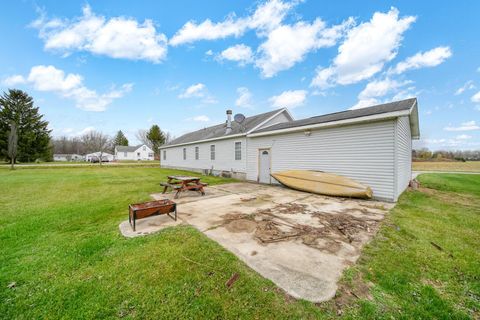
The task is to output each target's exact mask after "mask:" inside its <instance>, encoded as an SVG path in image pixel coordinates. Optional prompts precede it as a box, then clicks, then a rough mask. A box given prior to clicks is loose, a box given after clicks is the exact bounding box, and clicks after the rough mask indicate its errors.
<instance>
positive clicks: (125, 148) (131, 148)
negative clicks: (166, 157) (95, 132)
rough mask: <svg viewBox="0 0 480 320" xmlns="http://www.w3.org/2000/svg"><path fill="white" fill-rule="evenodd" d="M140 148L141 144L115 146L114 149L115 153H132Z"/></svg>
mask: <svg viewBox="0 0 480 320" xmlns="http://www.w3.org/2000/svg"><path fill="white" fill-rule="evenodd" d="M141 146H143V144H139V145H138V146H115V148H117V152H134V151H136V150H137V149H138V148H140V147H141Z"/></svg>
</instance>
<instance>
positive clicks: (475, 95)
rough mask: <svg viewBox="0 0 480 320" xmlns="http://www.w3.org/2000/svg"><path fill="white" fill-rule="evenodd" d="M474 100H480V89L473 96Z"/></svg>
mask: <svg viewBox="0 0 480 320" xmlns="http://www.w3.org/2000/svg"><path fill="white" fill-rule="evenodd" d="M471 100H472V102H477V103H478V102H480V91H478V92H477V93H475V94H474V95H473V96H472V98H471Z"/></svg>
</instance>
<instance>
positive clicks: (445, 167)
mask: <svg viewBox="0 0 480 320" xmlns="http://www.w3.org/2000/svg"><path fill="white" fill-rule="evenodd" d="M412 166H413V170H415V171H452V172H453V171H455V172H457V171H458V172H480V161H466V162H461V161H452V162H447V161H425V162H423V161H422V162H412Z"/></svg>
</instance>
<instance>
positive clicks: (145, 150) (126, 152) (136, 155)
mask: <svg viewBox="0 0 480 320" xmlns="http://www.w3.org/2000/svg"><path fill="white" fill-rule="evenodd" d="M115 159H116V160H155V157H154V152H153V150H152V149H150V148H149V147H148V146H147V145H145V144H140V145H138V146H115Z"/></svg>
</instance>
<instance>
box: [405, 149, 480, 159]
mask: <svg viewBox="0 0 480 320" xmlns="http://www.w3.org/2000/svg"><path fill="white" fill-rule="evenodd" d="M412 159H413V160H414V161H415V160H416V161H429V160H435V161H440V160H447V161H448V160H454V161H479V160H480V150H455V151H445V150H437V151H430V150H429V149H428V148H422V149H418V150H412Z"/></svg>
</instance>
